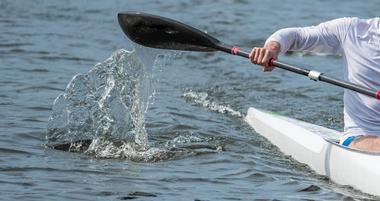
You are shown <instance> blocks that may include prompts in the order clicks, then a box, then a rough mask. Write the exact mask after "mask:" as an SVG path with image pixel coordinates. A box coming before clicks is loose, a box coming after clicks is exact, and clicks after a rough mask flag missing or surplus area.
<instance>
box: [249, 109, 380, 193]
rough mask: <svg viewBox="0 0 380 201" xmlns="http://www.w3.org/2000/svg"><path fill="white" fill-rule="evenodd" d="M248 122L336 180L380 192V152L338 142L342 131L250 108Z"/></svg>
mask: <svg viewBox="0 0 380 201" xmlns="http://www.w3.org/2000/svg"><path fill="white" fill-rule="evenodd" d="M245 120H246V122H247V123H248V124H249V125H250V126H251V127H253V128H254V129H255V131H256V132H257V133H259V134H260V135H262V136H264V137H265V138H267V139H268V140H269V141H270V142H271V143H272V144H274V145H276V146H277V147H278V148H279V149H280V150H281V151H282V152H283V153H285V154H286V155H290V156H292V157H293V158H294V159H295V160H297V161H299V162H301V163H304V164H307V165H308V166H309V167H310V168H311V169H313V170H314V171H315V172H317V173H318V174H321V175H325V176H328V177H329V178H330V179H331V180H332V181H333V182H335V183H338V184H341V185H349V186H352V187H354V188H356V189H358V190H361V191H363V192H365V193H369V194H372V195H376V196H380V188H379V186H378V184H379V183H380V154H375V153H368V152H362V151H358V150H353V149H349V148H347V147H343V146H341V145H339V144H338V143H337V141H338V140H339V136H340V133H339V132H338V131H335V130H332V129H328V128H325V127H322V126H317V125H314V124H310V123H306V122H303V121H299V120H295V119H291V118H288V117H284V116H279V115H276V114H272V113H268V112H264V111H260V110H258V109H255V108H249V110H248V113H247V116H246V118H245Z"/></svg>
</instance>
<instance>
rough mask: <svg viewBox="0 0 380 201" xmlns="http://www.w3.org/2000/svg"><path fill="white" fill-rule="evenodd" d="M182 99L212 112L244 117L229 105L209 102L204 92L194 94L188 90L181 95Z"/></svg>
mask: <svg viewBox="0 0 380 201" xmlns="http://www.w3.org/2000/svg"><path fill="white" fill-rule="evenodd" d="M183 97H185V98H186V99H187V100H190V101H193V102H194V103H196V104H198V105H200V106H202V107H204V108H207V109H209V110H211V111H214V112H218V113H222V114H228V115H231V116H234V117H243V116H244V115H243V114H241V112H239V111H236V110H234V109H232V108H231V107H230V106H229V105H227V106H225V105H221V104H219V103H217V102H214V101H212V100H210V99H209V95H208V93H206V92H195V91H192V90H189V91H187V92H185V93H184V94H183Z"/></svg>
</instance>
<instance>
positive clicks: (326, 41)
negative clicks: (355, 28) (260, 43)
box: [265, 18, 354, 54]
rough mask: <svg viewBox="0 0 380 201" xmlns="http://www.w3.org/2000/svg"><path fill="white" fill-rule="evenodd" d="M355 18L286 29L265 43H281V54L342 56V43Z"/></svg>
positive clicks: (276, 33) (273, 35)
mask: <svg viewBox="0 0 380 201" xmlns="http://www.w3.org/2000/svg"><path fill="white" fill-rule="evenodd" d="M353 20H354V18H339V19H335V20H331V21H327V22H324V23H321V24H319V25H317V26H310V27H298V28H285V29H281V30H279V31H277V32H275V33H274V34H272V35H271V36H270V37H269V38H268V39H267V40H266V42H265V44H267V43H268V42H271V41H276V42H278V43H280V46H281V53H282V54H284V53H286V52H287V51H289V50H291V51H307V52H313V53H325V54H341V53H342V42H343V41H344V39H345V37H346V35H347V32H348V29H349V28H350V26H351V24H352V21H353Z"/></svg>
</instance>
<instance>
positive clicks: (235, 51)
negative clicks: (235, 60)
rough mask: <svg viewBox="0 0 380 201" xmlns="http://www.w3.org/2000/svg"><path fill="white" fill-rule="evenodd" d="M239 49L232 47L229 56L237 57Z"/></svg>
mask: <svg viewBox="0 0 380 201" xmlns="http://www.w3.org/2000/svg"><path fill="white" fill-rule="evenodd" d="M239 50H240V48H239V47H235V46H234V47H232V48H231V54H233V55H237V53H238V52H239Z"/></svg>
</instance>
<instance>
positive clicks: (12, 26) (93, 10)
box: [0, 0, 380, 200]
mask: <svg viewBox="0 0 380 201" xmlns="http://www.w3.org/2000/svg"><path fill="white" fill-rule="evenodd" d="M125 10H134V11H145V12H149V13H153V14H158V15H163V16H166V17H170V18H174V19H177V20H180V21H182V22H184V23H187V24H190V25H192V26H195V27H197V28H199V29H201V30H203V31H207V32H208V33H209V34H211V35H213V36H215V37H217V38H219V39H220V40H222V41H224V42H226V43H229V44H235V45H239V46H241V47H242V48H244V49H246V50H249V49H250V48H251V47H253V46H260V45H262V44H263V43H264V41H265V39H266V37H267V36H269V35H270V34H271V33H272V32H274V31H275V30H277V29H279V28H283V27H289V26H307V25H314V24H317V23H319V22H322V21H325V20H329V19H333V18H337V17H344V16H357V17H362V18H369V17H375V16H379V10H380V3H379V2H377V1H370V0H364V1H338V0H332V1H325V0H316V1H308V2H306V1H301V0H281V1H280V0H271V1H266V2H264V1H256V0H254V1H247V0H230V1H229V0H220V1H200V0H191V1H183V0H177V1H174V0H165V1H164V0H156V1H137V0H128V1H121V0H115V1H100V0H96V1H75V0H62V1H48V0H30V1H23V0H2V1H1V2H0V111H1V112H0V184H1V185H0V195H1V197H0V199H1V200H16V199H22V200H128V199H136V200H255V199H257V200H357V199H359V200H361V199H376V198H375V197H371V196H370V195H366V194H364V193H362V192H359V191H356V190H354V189H352V188H350V187H347V186H340V185H336V184H334V183H332V182H331V181H329V180H328V179H327V178H325V177H321V176H319V175H317V174H315V173H314V172H313V171H311V170H310V169H309V168H308V167H307V166H304V165H302V164H300V163H298V162H296V161H294V160H292V159H291V158H289V157H288V156H285V155H283V154H282V153H281V152H280V151H279V150H278V149H277V148H276V147H275V146H273V145H271V144H270V143H269V142H268V141H266V140H265V139H264V138H262V137H260V135H258V134H257V133H255V131H254V130H253V129H251V128H250V127H249V126H248V125H247V123H245V122H244V121H243V117H244V115H245V113H246V111H247V109H248V108H249V107H250V106H254V107H256V108H261V109H265V110H270V111H275V112H277V113H279V114H283V115H286V116H290V117H293V118H297V119H301V120H305V121H308V122H313V123H315V124H319V125H322V126H326V127H329V128H333V129H338V130H341V129H342V126H343V120H342V107H343V103H342V95H343V90H342V89H339V88H336V87H333V86H329V85H327V84H323V83H315V82H311V81H309V80H308V79H307V78H304V77H300V76H298V75H295V74H291V73H288V72H285V71H283V70H278V69H277V70H275V71H274V72H273V73H263V72H261V69H260V68H258V67H257V66H254V65H251V64H250V63H249V62H248V61H247V60H244V59H241V58H238V57H233V56H230V55H227V54H224V53H218V52H215V53H194V52H170V51H158V50H152V49H148V48H142V47H138V46H137V47H136V46H134V45H133V44H132V43H131V42H130V41H129V40H128V39H127V38H126V37H125V36H124V34H123V33H122V31H121V30H120V28H119V25H118V23H117V19H116V15H117V13H118V12H120V11H125ZM107 58H109V59H107ZM281 60H283V61H285V62H288V63H292V64H297V65H301V66H306V67H312V68H314V69H318V70H319V71H322V72H324V73H326V74H328V75H332V76H335V77H342V62H341V58H340V57H337V56H313V55H308V54H303V53H297V54H288V55H285V56H282V57H281ZM96 64H97V65H96ZM95 65H96V66H95ZM109 69H110V70H109ZM136 69H137V71H136ZM123 72H127V73H126V74H123ZM131 72H132V74H130V73H131ZM133 72H134V73H133ZM136 72H138V73H136ZM78 74H80V75H78ZM130 75H132V78H131V77H129V76H130ZM91 76H92V77H91ZM96 76H99V77H102V76H103V78H101V79H100V78H99V79H100V80H101V81H100V82H95V81H94V80H96V79H95V78H96ZM105 77H106V78H107V79H106V78H105ZM90 78H91V79H90ZM83 80H84V81H83ZM88 80H90V81H91V82H90V81H88ZM123 80H127V81H129V80H134V81H131V83H132V84H131V83H129V82H123ZM69 83H70V84H69ZM83 83H84V84H83ZM88 83H100V85H96V84H95V85H96V86H99V87H98V88H96V89H91V90H92V91H91V90H90V89H88V88H86V87H85V86H88V85H87V84H88ZM136 83H137V84H136ZM95 85H91V86H95ZM81 86H82V88H81ZM75 87H77V88H75ZM102 87H103V88H102ZM128 87H129V88H128ZM78 89H83V90H78ZM84 89H86V90H87V89H88V91H86V90H84ZM117 89H118V90H117ZM124 89H126V90H124ZM123 90H124V91H123ZM98 92H99V93H98ZM99 94H100V95H99ZM57 97H61V99H57V100H60V101H61V102H60V101H56V102H55V103H56V104H55V105H54V107H53V103H54V101H55V100H56V98H57ZM62 97H64V98H62ZM91 97H92V98H94V97H95V98H94V99H89V98H91ZM115 97H116V98H115ZM125 97H128V98H125ZM81 98H82V99H83V100H85V101H84V102H83V101H82V102H81V101H79V100H82V99H81ZM76 101H77V102H76ZM78 101H79V102H80V103H79V102H78ZM59 103H62V104H63V105H64V107H62V104H61V105H60V104H59ZM82 103H83V104H82ZM84 103H85V104H84ZM65 104H66V105H65ZM81 104H82V105H81ZM95 106H99V108H97V107H95ZM62 108H66V109H62ZM67 108H69V109H67ZM72 111H77V113H76V112H72ZM65 112H66V113H65ZM90 113H91V115H92V116H91V115H90V116H91V118H90V116H88V115H87V116H85V115H84V114H90ZM65 115H66V116H65ZM81 115H82V116H81ZM83 115H84V116H83ZM94 115H95V116H94ZM84 119H86V121H85V120H84ZM52 128H62V129H61V130H59V129H58V130H59V131H62V132H60V133H57V132H56V131H57V129H55V130H54V129H52ZM105 135H106V136H108V137H110V139H112V140H113V142H114V141H115V140H119V143H118V144H117V145H115V144H114V143H112V142H109V141H107V140H105V139H104V136H105ZM78 136H79V138H83V139H87V138H89V136H90V137H91V138H94V139H97V141H96V142H95V143H94V142H93V143H92V144H91V145H92V146H91V145H90V147H89V151H88V150H87V151H85V152H83V151H80V152H66V151H60V150H55V149H52V148H50V147H49V146H48V145H49V142H52V141H53V142H57V141H58V142H59V141H65V140H69V141H70V140H77V137H78ZM79 138H78V139H79ZM121 140H122V141H121ZM65 142H66V141H65Z"/></svg>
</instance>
